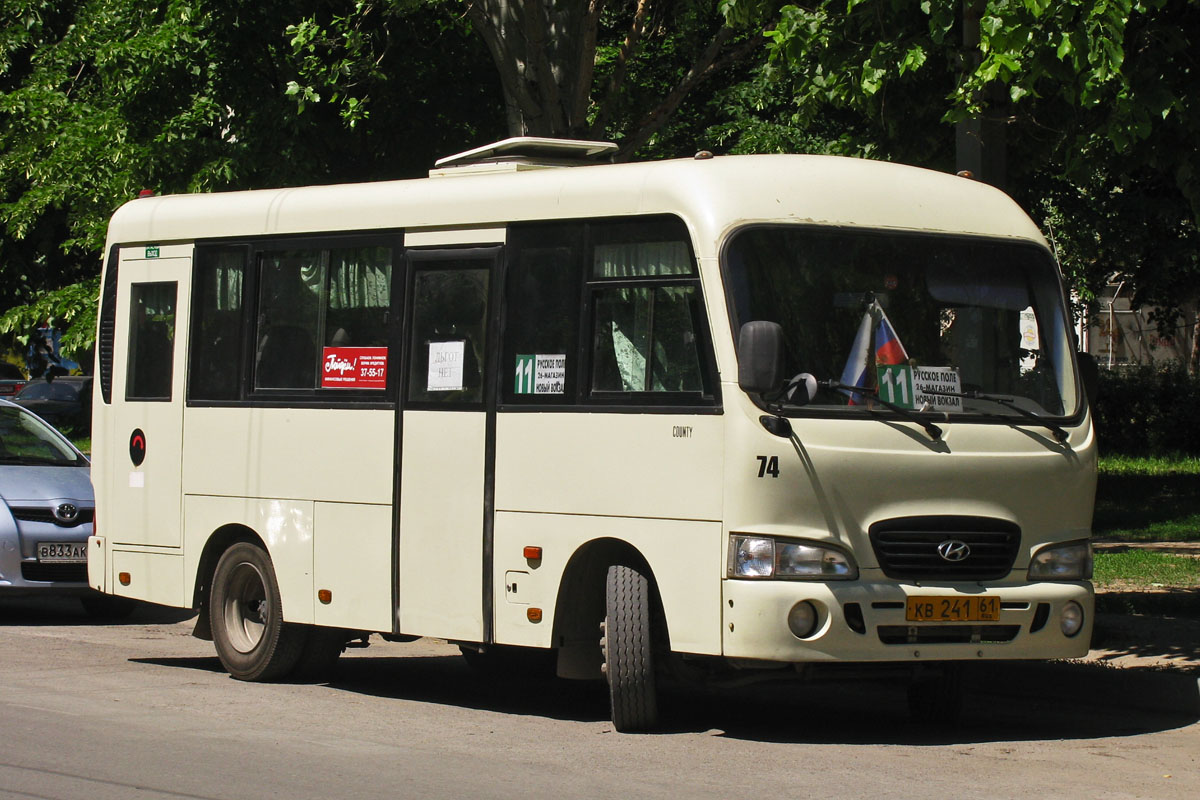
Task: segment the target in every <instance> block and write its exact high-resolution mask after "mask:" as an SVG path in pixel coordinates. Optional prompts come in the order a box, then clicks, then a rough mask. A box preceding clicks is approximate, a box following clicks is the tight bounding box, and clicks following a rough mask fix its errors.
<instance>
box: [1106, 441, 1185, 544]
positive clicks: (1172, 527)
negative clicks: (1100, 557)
mask: <svg viewBox="0 0 1200 800" xmlns="http://www.w3.org/2000/svg"><path fill="white" fill-rule="evenodd" d="M1092 531H1093V534H1094V535H1095V536H1096V537H1097V538H1100V539H1114V540H1117V541H1124V542H1145V541H1155V542H1191V541H1200V458H1196V457H1192V456H1174V457H1170V456H1166V457H1137V458H1135V457H1129V456H1106V457H1104V458H1101V459H1100V476H1099V485H1098V486H1097V489H1096V514H1095V518H1094V520H1093V522H1092Z"/></svg>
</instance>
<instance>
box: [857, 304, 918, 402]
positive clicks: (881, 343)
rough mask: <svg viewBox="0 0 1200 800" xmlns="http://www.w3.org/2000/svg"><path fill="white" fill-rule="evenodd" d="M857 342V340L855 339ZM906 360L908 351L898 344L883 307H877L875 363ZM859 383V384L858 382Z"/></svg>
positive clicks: (898, 338) (895, 362)
mask: <svg viewBox="0 0 1200 800" xmlns="http://www.w3.org/2000/svg"><path fill="white" fill-rule="evenodd" d="M855 343H856V344H857V340H855ZM905 361H908V353H906V352H905V351H904V345H902V344H900V337H899V336H897V335H896V331H895V330H894V329H893V328H892V323H891V322H890V321H889V320H888V318H887V314H885V313H884V311H883V309H882V308H881V309H879V327H878V328H876V329H875V364H876V366H878V365H881V364H903V363H904V362H905ZM860 385H861V384H860Z"/></svg>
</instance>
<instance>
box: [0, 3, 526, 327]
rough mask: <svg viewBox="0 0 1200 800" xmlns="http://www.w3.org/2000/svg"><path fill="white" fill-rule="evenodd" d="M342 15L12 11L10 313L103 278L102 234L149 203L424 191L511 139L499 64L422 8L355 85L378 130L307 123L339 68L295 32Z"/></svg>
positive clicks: (190, 6)
mask: <svg viewBox="0 0 1200 800" xmlns="http://www.w3.org/2000/svg"><path fill="white" fill-rule="evenodd" d="M344 6H345V4H344V3H339V2H328V1H323V0H159V2H147V1H146V0H53V1H51V0H0V19H3V20H4V23H5V24H4V25H3V26H2V27H0V309H2V308H9V307H11V306H13V305H14V304H24V303H28V302H30V301H31V299H32V298H34V297H36V296H37V295H38V293H39V292H43V291H45V290H48V289H52V288H55V287H60V286H63V285H66V284H71V283H74V282H77V281H81V280H85V279H87V278H89V277H92V276H95V275H96V274H98V272H99V268H100V251H101V249H102V246H103V242H104V235H105V229H106V225H107V221H108V219H109V217H110V216H111V214H112V212H113V211H114V210H115V209H116V208H117V207H118V206H119V205H121V204H122V203H124V202H126V201H128V200H130V199H132V198H133V197H135V196H136V194H137V192H138V190H140V189H143V188H150V189H154V190H156V191H158V192H160V193H175V192H198V191H216V190H225V189H244V188H255V187H263V186H288V185H298V184H307V183H326V182H332V181H354V180H370V179H382V178H396V177H406V176H413V175H418V174H421V173H422V172H423V171H424V170H426V169H428V165H429V164H430V163H431V162H432V160H433V158H434V157H435V156H436V155H440V154H443V153H445V152H447V151H448V150H452V149H454V148H457V147H459V146H460V144H461V142H462V141H463V140H466V139H472V138H475V137H477V136H487V137H494V136H496V135H497V134H499V133H501V132H502V131H503V127H502V125H501V124H499V122H498V121H497V117H498V111H499V109H500V102H499V99H498V91H497V88H496V82H495V78H494V75H493V70H492V67H491V64H490V63H489V59H488V56H487V52H486V50H485V49H484V48H483V47H482V45H481V44H480V43H478V42H477V41H476V40H475V39H474V38H473V37H472V36H471V35H470V32H469V30H468V29H467V28H466V27H465V25H463V24H461V23H455V22H454V21H453V20H449V21H448V18H447V17H446V16H445V15H444V14H443V13H442V12H441V11H439V10H436V9H432V8H428V7H426V6H427V4H413V8H412V9H411V11H410V13H408V14H406V16H405V18H404V20H403V24H401V25H396V24H394V23H395V21H394V20H390V19H388V20H382V21H381V22H379V24H374V22H375V21H374V20H373V19H372V20H371V21H372V23H373V26H372V29H371V30H372V34H371V35H372V37H373V39H372V41H377V42H379V43H381V46H382V48H383V49H382V50H381V52H379V53H374V54H372V56H373V58H374V59H375V61H373V62H372V65H366V66H363V65H360V67H359V68H358V72H354V73H352V74H351V75H350V77H352V78H354V80H355V81H356V82H357V84H356V85H359V86H367V87H369V88H370V90H371V92H372V96H373V99H374V100H375V104H374V107H373V109H372V110H373V112H374V114H373V116H372V117H371V121H372V125H371V126H366V125H356V126H347V125H346V124H345V120H344V119H343V116H342V115H341V114H340V113H338V111H337V110H334V109H330V108H328V107H326V106H324V105H322V104H313V105H312V106H311V107H309V108H305V109H304V112H303V113H299V112H298V107H297V98H296V96H295V92H294V90H293V88H292V87H294V86H298V85H299V82H300V81H301V80H302V79H303V76H305V75H308V74H309V73H311V72H312V71H313V70H314V68H315V67H314V63H315V62H316V61H322V60H324V61H326V62H329V61H330V59H329V57H328V54H327V53H326V52H324V51H323V50H322V49H321V46H320V45H321V43H320V42H317V41H314V40H312V39H311V38H306V36H305V31H303V30H301V29H299V28H297V27H296V25H297V23H299V22H301V21H302V20H304V19H315V20H324V19H333V18H336V16H337V15H338V14H344V10H343V9H344ZM356 63H358V62H356ZM368 67H369V68H368ZM333 68H335V69H338V70H341V69H343V65H339V64H337V63H336V62H333ZM345 79H346V78H345V77H344V76H341V74H340V73H339V80H345ZM438 86H444V87H449V86H452V87H454V91H453V92H447V91H439V90H438V89H437V87H438ZM289 92H291V94H289ZM361 116H362V113H360V117H361ZM481 132H482V133H481Z"/></svg>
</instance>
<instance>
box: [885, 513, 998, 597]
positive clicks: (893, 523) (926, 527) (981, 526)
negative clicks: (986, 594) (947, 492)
mask: <svg viewBox="0 0 1200 800" xmlns="http://www.w3.org/2000/svg"><path fill="white" fill-rule="evenodd" d="M869 533H870V536H871V547H873V548H874V549H875V557H876V558H877V559H878V560H879V567H880V569H882V570H883V574H884V575H887V576H888V577H889V578H898V579H901V580H918V581H920V580H924V581H937V580H955V581H960V580H971V581H982V580H995V579H997V578H1003V577H1004V576H1006V575H1007V574H1008V573H1009V572H1011V571H1012V567H1013V562H1014V561H1016V558H1017V549H1018V547H1019V546H1020V544H1021V529H1020V528H1019V527H1017V526H1016V525H1015V524H1013V523H1011V522H1006V521H1004V520H1000V519H992V518H990V517H949V516H947V517H901V518H897V519H889V520H884V521H883V522H877V523H875V524H874V525H872V526H871V528H870V531H869ZM946 542H956V543H961V544H964V545H966V547H967V551H968V552H967V555H966V557H965V558H962V559H961V560H959V561H953V560H948V559H946V558H944V557H943V556H942V555H941V554H939V552H938V546H939V545H942V544H943V543H946ZM955 549H960V548H958V547H957V545H956V548H955Z"/></svg>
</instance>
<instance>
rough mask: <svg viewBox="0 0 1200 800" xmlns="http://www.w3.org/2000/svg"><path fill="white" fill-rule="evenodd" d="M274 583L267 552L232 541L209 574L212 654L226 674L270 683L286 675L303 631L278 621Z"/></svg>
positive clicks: (297, 653)
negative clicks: (215, 567)
mask: <svg viewBox="0 0 1200 800" xmlns="http://www.w3.org/2000/svg"><path fill="white" fill-rule="evenodd" d="M282 611H283V610H282V605H281V603H280V599H279V583H278V581H277V580H276V579H275V570H274V568H273V567H272V566H271V558H270V556H268V555H267V553H266V551H265V550H263V549H262V548H261V547H258V546H257V545H254V544H251V543H250V542H237V543H236V544H234V545H233V546H232V547H230V548H229V549H228V550H226V551H225V552H224V554H222V556H221V560H220V561H218V562H217V569H216V571H215V572H214V573H213V583H212V594H211V597H210V602H209V620H210V622H211V624H212V633H213V643H214V644H215V645H216V648H217V656H218V657H219V658H220V659H221V664H222V665H223V666H224V667H225V669H226V670H227V671H228V672H229V674H230V675H232V676H233V677H235V678H237V679H238V680H243V681H269V680H275V679H277V678H281V677H283V676H285V675H287V674H288V673H289V672H291V670H292V668H293V667H294V666H295V665H296V662H297V660H298V659H299V657H300V654H301V651H302V649H303V646H304V639H305V636H304V633H305V629H304V627H303V626H300V625H293V624H290V623H285V622H284V621H283V613H282Z"/></svg>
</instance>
